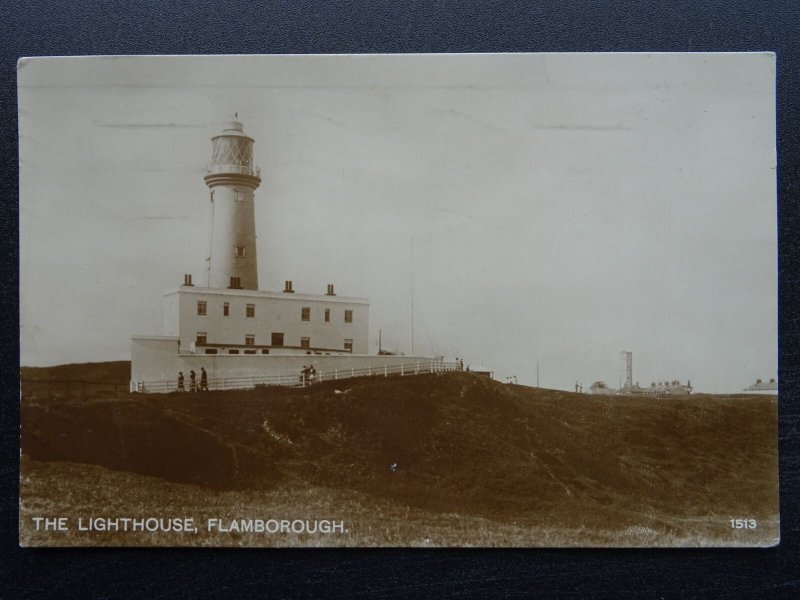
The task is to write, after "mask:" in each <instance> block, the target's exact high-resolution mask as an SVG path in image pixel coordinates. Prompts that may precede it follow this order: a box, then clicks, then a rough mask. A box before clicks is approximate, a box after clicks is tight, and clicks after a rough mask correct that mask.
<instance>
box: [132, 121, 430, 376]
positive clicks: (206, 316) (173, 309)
mask: <svg viewBox="0 0 800 600" xmlns="http://www.w3.org/2000/svg"><path fill="white" fill-rule="evenodd" d="M211 142H212V153H211V163H210V164H209V165H208V167H207V169H206V171H207V172H206V174H205V177H204V180H205V183H206V185H207V186H208V189H209V197H208V210H209V213H208V214H209V220H210V221H209V224H210V227H209V236H208V240H207V241H206V243H207V247H206V248H205V249H204V252H205V254H206V272H205V273H204V275H205V276H204V277H203V276H201V277H198V278H197V279H196V280H194V281H193V278H192V274H191V273H185V272H184V275H183V283H182V284H178V285H176V287H172V288H170V289H168V290H167V291H166V292H165V293H164V296H163V313H162V316H163V321H162V326H161V331H160V333H159V335H134V336H132V338H131V390H134V391H161V392H170V391H175V390H176V389H177V387H176V386H177V379H176V378H177V377H179V374H180V373H183V374H184V376H186V375H187V374H190V373H191V372H192V371H194V372H195V373H201V372H202V370H203V369H204V370H205V372H206V373H207V377H208V383H209V387H210V389H214V388H219V389H227V388H228V387H230V386H233V387H242V386H245V387H248V386H255V385H258V384H273V383H276V382H280V381H283V382H288V384H290V385H295V384H297V382H298V379H297V378H298V375H299V374H300V373H301V372H302V370H303V369H305V368H306V367H307V366H309V365H313V366H314V368H315V370H316V371H318V372H319V373H320V374H323V373H327V376H330V377H334V378H338V377H339V373H340V372H341V373H342V374H344V375H346V374H347V373H349V374H350V376H354V375H356V374H357V373H359V372H367V373H368V374H371V375H377V374H379V373H383V374H384V376H387V375H388V374H389V373H391V372H395V370H396V369H398V368H399V369H400V372H403V371H406V370H411V369H413V370H415V372H416V371H419V369H420V368H428V369H433V368H434V366H435V364H438V363H436V360H440V359H437V358H436V357H433V358H432V357H423V356H415V357H409V356H404V355H394V356H389V355H370V354H369V300H368V299H367V298H361V297H357V296H349V295H342V294H339V293H337V291H336V289H335V287H334V284H333V283H329V282H328V283H326V284H325V286H324V288H323V286H322V285H320V286H319V287H318V288H317V290H316V291H303V290H295V289H294V286H293V283H292V280H290V279H287V280H285V281H284V285H283V289H280V288H279V289H272V290H270V289H263V290H262V289H259V285H258V269H257V261H256V224H255V203H254V200H255V197H254V193H255V191H256V189H258V187H259V186H260V185H261V173H260V171H259V169H258V167H256V166H255V165H254V164H253V143H254V142H253V138H251V137H250V136H248V135H246V134H245V132H244V127H243V126H242V123H241V122H240V121H239V120H238V116H237V115H234V119H233V120H231V121H228V122H226V123H224V124H223V125H222V131H221V132H220V133H219V134H217V135H215V136H213V137H212V138H211ZM277 267H278V268H281V266H280V265H277ZM283 268H285V265H284V266H283ZM354 268H357V265H356V266H355V267H354ZM177 283H178V282H176V284H177ZM268 283H269V282H267V285H265V288H268V287H269V285H268ZM323 289H324V292H323ZM423 366H424V367H423ZM409 372H410V371H409ZM331 374H332V375H331Z"/></svg>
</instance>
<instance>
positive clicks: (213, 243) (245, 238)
mask: <svg viewBox="0 0 800 600" xmlns="http://www.w3.org/2000/svg"><path fill="white" fill-rule="evenodd" d="M237 116H238V115H237ZM211 142H212V158H211V163H210V164H209V165H208V168H207V174H206V176H205V182H206V185H207V186H208V187H209V190H210V193H209V213H210V216H209V219H210V235H209V240H208V256H207V257H206V263H207V266H206V282H205V283H206V286H207V287H209V288H229V289H242V290H257V289H258V264H257V258H256V221H255V202H254V195H255V194H254V193H255V190H256V188H258V186H259V185H260V184H261V174H260V170H259V169H258V167H256V166H254V165H253V138H251V137H249V136H247V135H245V133H244V127H243V126H242V123H241V122H239V121H238V120H235V119H234V120H232V121H228V122H226V123H225V124H224V125H223V130H222V133H220V134H219V135H216V136H214V137H213V138H211Z"/></svg>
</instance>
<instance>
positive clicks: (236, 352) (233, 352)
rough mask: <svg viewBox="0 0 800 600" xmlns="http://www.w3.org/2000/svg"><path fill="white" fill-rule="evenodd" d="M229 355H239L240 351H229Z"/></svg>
mask: <svg viewBox="0 0 800 600" xmlns="http://www.w3.org/2000/svg"><path fill="white" fill-rule="evenodd" d="M228 354H239V351H238V350H233V349H231V350H228Z"/></svg>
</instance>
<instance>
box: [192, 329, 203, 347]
mask: <svg viewBox="0 0 800 600" xmlns="http://www.w3.org/2000/svg"><path fill="white" fill-rule="evenodd" d="M194 343H195V344H197V345H198V346H202V345H203V344H205V343H206V332H205V331H198V332H197V336H196V337H195V338H194Z"/></svg>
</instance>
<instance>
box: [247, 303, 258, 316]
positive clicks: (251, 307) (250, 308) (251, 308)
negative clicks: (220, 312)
mask: <svg viewBox="0 0 800 600" xmlns="http://www.w3.org/2000/svg"><path fill="white" fill-rule="evenodd" d="M245 316H246V317H247V318H248V319H252V318H253V317H255V316H256V305H255V304H248V305H247V306H246V307H245Z"/></svg>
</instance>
